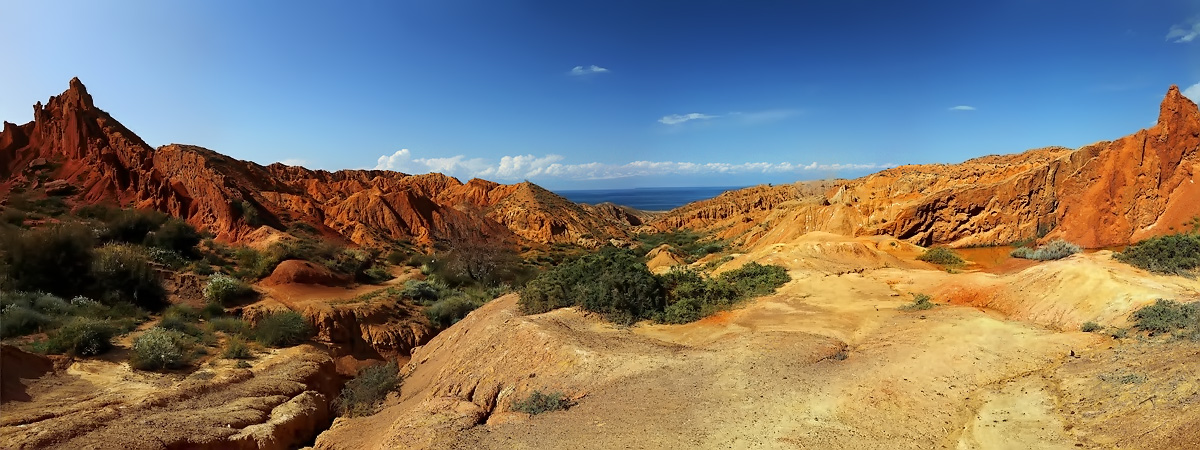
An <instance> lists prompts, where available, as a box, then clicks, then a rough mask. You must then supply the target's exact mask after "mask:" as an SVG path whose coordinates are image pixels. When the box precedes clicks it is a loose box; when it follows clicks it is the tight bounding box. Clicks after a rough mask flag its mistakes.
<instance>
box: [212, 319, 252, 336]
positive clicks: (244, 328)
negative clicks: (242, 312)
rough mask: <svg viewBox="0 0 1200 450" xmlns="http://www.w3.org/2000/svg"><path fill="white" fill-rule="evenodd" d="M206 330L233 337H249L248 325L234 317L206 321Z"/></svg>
mask: <svg viewBox="0 0 1200 450" xmlns="http://www.w3.org/2000/svg"><path fill="white" fill-rule="evenodd" d="M208 328H209V329H210V330H212V331H220V332H222V333H225V334H228V335H234V336H249V335H250V334H251V333H250V324H249V323H247V322H246V321H245V320H242V319H238V318H234V317H215V318H213V319H211V320H209V321H208Z"/></svg>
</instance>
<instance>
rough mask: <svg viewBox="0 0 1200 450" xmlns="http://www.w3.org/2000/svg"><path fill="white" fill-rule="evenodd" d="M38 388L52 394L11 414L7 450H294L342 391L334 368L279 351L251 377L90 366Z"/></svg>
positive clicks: (232, 370) (2, 426)
mask: <svg viewBox="0 0 1200 450" xmlns="http://www.w3.org/2000/svg"><path fill="white" fill-rule="evenodd" d="M8 370H9V369H8V368H7V367H6V368H5V371H6V372H7V371H8ZM36 383H37V384H36V385H35V386H34V387H33V389H35V390H39V392H42V393H46V392H53V393H54V394H53V395H42V396H37V395H35V396H34V399H33V401H32V402H30V403H19V402H14V403H7V404H5V406H4V408H5V409H4V415H3V417H2V419H0V446H2V447H4V448H13V449H34V448H38V449H41V448H63V449H74V448H98V449H109V448H112V449H117V448H191V449H259V450H262V449H280V450H282V449H287V448H296V447H298V446H300V445H303V444H304V443H306V442H310V441H311V440H312V439H313V438H314V437H315V436H316V434H317V433H318V432H320V430H322V429H323V428H325V427H326V426H328V424H329V423H330V422H331V421H332V420H333V413H332V410H331V408H330V405H331V404H332V402H333V400H334V399H335V398H336V397H337V394H338V389H339V387H340V386H341V380H340V378H339V376H338V375H337V374H336V372H335V369H334V365H333V361H332V360H330V358H329V357H328V356H327V355H325V353H324V352H323V351H321V350H320V349H317V348H315V347H312V346H310V345H302V346H299V347H293V348H289V349H284V350H277V351H274V352H272V353H271V354H268V355H266V356H264V357H262V358H261V359H260V360H257V361H255V363H254V368H253V369H243V368H237V367H235V366H234V365H233V363H232V362H229V361H225V362H221V363H220V364H211V365H206V367H205V370H201V371H197V372H195V373H192V374H190V375H188V376H186V377H184V376H181V375H176V374H153V373H144V372H140V371H131V370H130V369H129V368H128V366H122V365H118V364H112V363H109V362H106V361H91V360H83V361H77V362H75V363H74V364H73V365H72V366H71V368H69V369H67V370H64V371H61V373H56V374H55V375H52V376H50V377H43V378H41V379H39V380H37V381H36ZM64 399H67V400H64Z"/></svg>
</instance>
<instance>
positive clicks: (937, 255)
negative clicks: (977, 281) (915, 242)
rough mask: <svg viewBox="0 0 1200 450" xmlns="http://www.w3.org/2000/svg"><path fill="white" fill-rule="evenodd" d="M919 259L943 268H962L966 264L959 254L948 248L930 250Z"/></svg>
mask: <svg viewBox="0 0 1200 450" xmlns="http://www.w3.org/2000/svg"><path fill="white" fill-rule="evenodd" d="M917 259H918V260H921V261H925V262H931V263H934V264H939V265H943V266H960V265H962V264H963V263H965V262H966V261H963V259H962V257H961V256H958V253H955V252H954V250H950V249H949V248H946V247H931V248H928V249H926V250H925V252H924V253H921V255H920V256H918V257H917Z"/></svg>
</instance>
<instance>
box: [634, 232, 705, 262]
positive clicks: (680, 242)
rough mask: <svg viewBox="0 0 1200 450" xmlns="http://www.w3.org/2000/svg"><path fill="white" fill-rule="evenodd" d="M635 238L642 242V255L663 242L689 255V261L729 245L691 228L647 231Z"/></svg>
mask: <svg viewBox="0 0 1200 450" xmlns="http://www.w3.org/2000/svg"><path fill="white" fill-rule="evenodd" d="M634 239H636V240H637V241H638V242H639V243H640V245H639V246H638V249H637V251H638V252H639V254H641V255H645V254H646V253H649V252H650V250H653V249H654V248H656V247H658V246H660V245H662V244H668V245H670V246H671V247H674V248H676V249H678V250H680V251H681V252H683V253H684V254H685V255H687V257H688V260H689V262H691V261H695V260H696V259H699V258H701V257H703V256H704V255H708V254H712V253H719V252H721V251H722V250H725V248H726V246H727V244H726V243H725V242H724V241H718V240H712V239H706V238H705V236H704V235H702V234H700V233H697V232H695V231H691V230H676V231H667V232H662V233H645V234H639V235H637V236H635V237H634Z"/></svg>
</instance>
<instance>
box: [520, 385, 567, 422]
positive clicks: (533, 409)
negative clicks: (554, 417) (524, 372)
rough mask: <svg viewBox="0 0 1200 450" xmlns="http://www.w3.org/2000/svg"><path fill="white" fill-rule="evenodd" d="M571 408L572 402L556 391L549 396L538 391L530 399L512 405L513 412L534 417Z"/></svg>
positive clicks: (531, 394) (526, 398) (530, 395)
mask: <svg viewBox="0 0 1200 450" xmlns="http://www.w3.org/2000/svg"><path fill="white" fill-rule="evenodd" d="M570 407H571V400H570V399H568V398H567V396H566V395H564V394H563V393H562V392H559V391H554V392H551V393H548V394H547V393H543V392H542V391H536V390H535V391H533V392H532V393H530V394H529V396H528V397H525V398H524V399H522V400H518V401H515V402H513V405H512V409H513V411H517V412H523V413H525V414H529V415H534V416H536V415H538V414H542V413H548V412H551V411H562V410H565V409H567V408H570Z"/></svg>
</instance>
